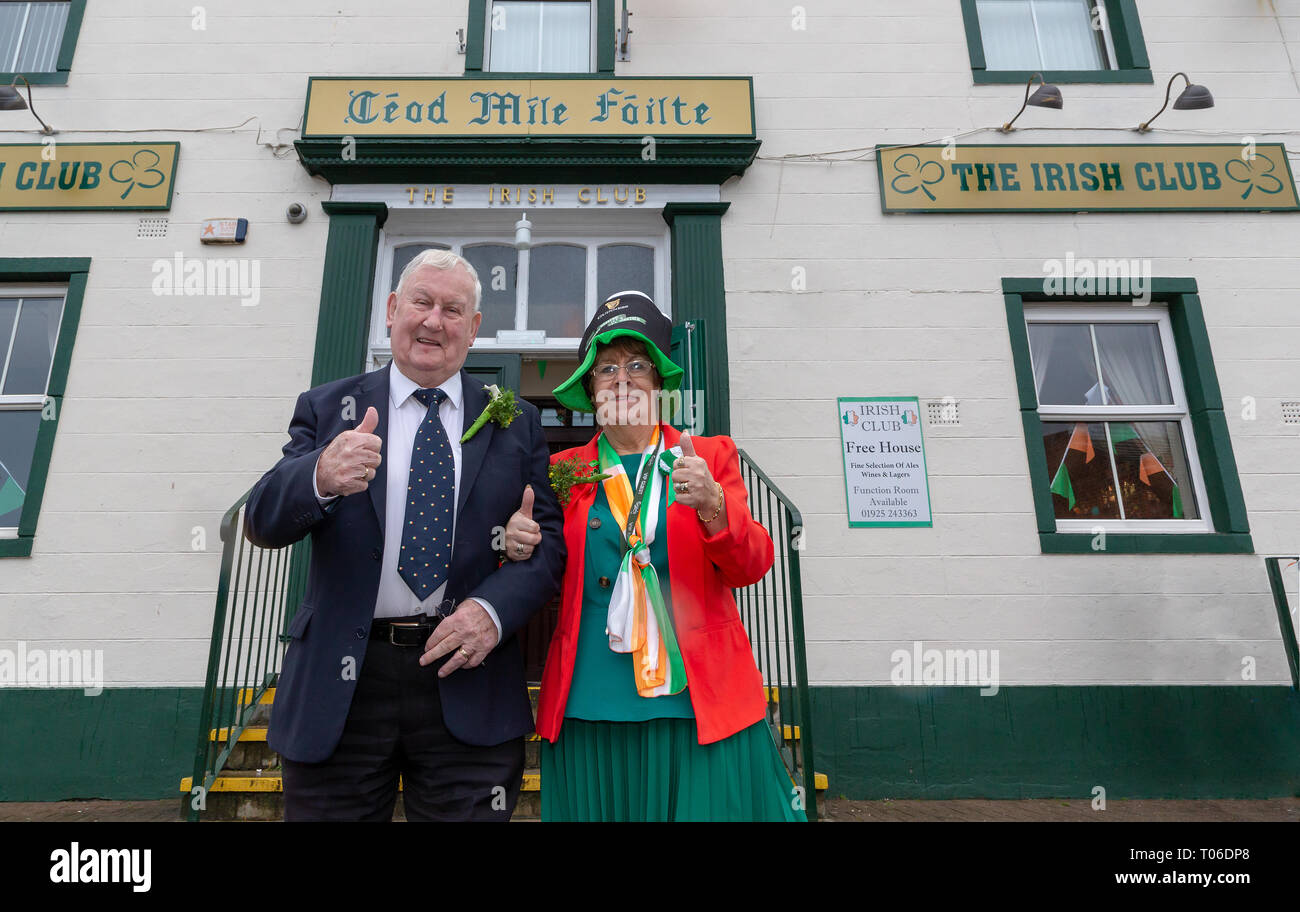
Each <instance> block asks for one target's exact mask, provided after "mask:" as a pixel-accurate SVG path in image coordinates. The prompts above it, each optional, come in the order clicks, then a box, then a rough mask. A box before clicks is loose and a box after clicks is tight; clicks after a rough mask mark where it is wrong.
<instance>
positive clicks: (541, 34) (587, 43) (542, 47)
mask: <svg viewBox="0 0 1300 912" xmlns="http://www.w3.org/2000/svg"><path fill="white" fill-rule="evenodd" d="M488 23H489V26H488V27H489V28H490V29H491V32H492V57H491V60H490V62H489V68H490V69H491V70H493V71H495V72H504V73H512V72H518V73H587V72H590V71H591V4H590V3H588V2H582V3H571V2H553V0H545V2H530V3H525V2H496V3H493V4H492V13H491V15H490V16H489V18H488ZM498 24H500V25H502V26H503V27H501V28H497V27H496V26H497V25H498Z"/></svg>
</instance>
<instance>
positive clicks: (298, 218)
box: [284, 203, 307, 225]
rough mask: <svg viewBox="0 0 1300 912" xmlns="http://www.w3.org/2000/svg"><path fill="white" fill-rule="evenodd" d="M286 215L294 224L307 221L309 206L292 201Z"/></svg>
mask: <svg viewBox="0 0 1300 912" xmlns="http://www.w3.org/2000/svg"><path fill="white" fill-rule="evenodd" d="M284 215H285V218H287V219H288V220H289V221H290V222H291V223H292V224H294V225H297V224H298V223H299V222H305V221H307V207H306V206H304V205H303V204H302V203H290V204H289V208H288V210H286V211H285V213H284Z"/></svg>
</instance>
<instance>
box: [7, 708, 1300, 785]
mask: <svg viewBox="0 0 1300 912" xmlns="http://www.w3.org/2000/svg"><path fill="white" fill-rule="evenodd" d="M201 696H202V689H201V688H198V687H193V688H188V687H186V688H120V689H112V690H105V691H104V692H103V693H102V694H100V695H99V696H96V697H87V696H85V695H83V694H82V692H81V691H79V690H52V689H49V690H41V689H13V690H10V689H3V690H0V719H3V720H4V721H3V725H0V801H58V800H62V799H70V798H116V799H151V798H176V797H178V795H179V793H178V791H177V788H178V786H179V784H180V780H181V778H182V777H184V776H188V775H190V773H191V772H192V767H193V764H194V737H195V733H196V732H195V726H196V725H197V724H198V718H199V703H200V699H201ZM812 703H813V721H814V725H815V731H816V734H817V748H816V749H817V757H816V766H817V770H818V771H819V772H823V773H826V774H827V776H828V777H829V779H830V789H829V792H828V794H829V795H831V796H832V797H839V796H840V795H844V796H845V797H847V798H1091V797H1092V789H1093V787H1094V786H1097V785H1100V786H1104V787H1105V789H1106V798H1107V800H1108V801H1117V800H1120V799H1122V798H1276V797H1290V796H1300V694H1297V693H1296V692H1295V691H1293V690H1291V689H1290V688H1289V687H1263V686H1260V687H1254V686H1236V687H1228V686H1225V687H1209V686H1205V687H1104V686H1098V687H1004V688H1002V689H1001V690H999V691H998V693H997V694H996V695H994V696H988V697H981V696H980V695H979V690H978V689H977V688H974V687H814V688H813V689H812Z"/></svg>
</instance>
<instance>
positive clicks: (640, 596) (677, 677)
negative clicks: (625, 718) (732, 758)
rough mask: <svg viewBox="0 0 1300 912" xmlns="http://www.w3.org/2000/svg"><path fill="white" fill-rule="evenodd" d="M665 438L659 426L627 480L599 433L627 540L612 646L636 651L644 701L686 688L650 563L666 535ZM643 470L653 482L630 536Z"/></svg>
mask: <svg viewBox="0 0 1300 912" xmlns="http://www.w3.org/2000/svg"><path fill="white" fill-rule="evenodd" d="M660 435H661V428H660V427H659V426H656V427H655V429H654V435H653V436H652V437H651V438H650V445H649V446H648V447H646V449H645V452H643V453H642V454H641V462H640V465H639V466H638V467H637V474H636V478H635V479H632V478H629V477H628V474H627V472H626V471H624V469H623V463H622V461H621V460H620V459H619V457H618V454H617V453H615V452H614V448H613V447H612V446H611V445H610V443H609V441H608V440H606V439H605V435H604V434H601V435H600V440H599V442H598V443H597V450H598V452H599V455H600V471H601V472H603V473H605V474H607V475H609V476H610V477H609V478H606V479H605V480H604V481H602V482H601V485H603V486H604V489H605V498H606V499H607V500H608V501H609V509H610V512H611V513H613V514H614V521H615V522H616V523H618V528H619V530H620V534H623V535H624V537H625V540H624V542H623V562H622V564H621V565H620V566H619V570H618V578H617V579H616V580H615V581H614V589H613V591H612V592H611V594H610V597H609V613H608V615H607V617H606V630H607V632H608V634H609V648H610V649H612V650H613V651H614V652H630V653H632V665H633V668H634V669H635V670H636V692H637V693H638V694H640V695H641V696H643V697H661V696H663V695H664V694H676V693H681V692H682V690H683V689H685V687H686V666H685V665H683V664H682V652H681V650H680V649H679V648H678V647H677V637H676V636H675V635H674V633H673V624H672V619H671V618H669V617H668V609H667V608H666V607H665V606H664V596H663V591H662V589H660V587H659V576H658V574H657V573H655V568H654V565H653V564H651V563H650V545H651V544H653V543H654V540H655V535H656V534H659V533H660V532H661V531H662V530H660V529H659V528H658V525H659V500H660V498H661V497H663V496H664V485H665V484H666V483H668V480H666V479H665V473H666V472H667V470H668V465H669V462H670V454H668V453H662V454H661V451H660V442H661V436H660ZM661 455H662V457H663V458H662V459H661V458H660V457H661ZM643 472H648V473H649V478H648V479H646V482H645V485H644V488H645V490H644V493H643V494H642V498H641V509H640V511H639V513H638V515H637V517H636V522H635V524H634V525H633V527H632V530H631V534H630V535H627V534H625V533H626V532H627V528H628V514H629V513H630V512H632V498H633V496H634V494H633V485H632V482H633V481H634V480H637V481H639V480H640V479H641V473H643ZM668 497H669V502H672V501H673V500H675V498H674V497H672V486H671V484H669V485H668Z"/></svg>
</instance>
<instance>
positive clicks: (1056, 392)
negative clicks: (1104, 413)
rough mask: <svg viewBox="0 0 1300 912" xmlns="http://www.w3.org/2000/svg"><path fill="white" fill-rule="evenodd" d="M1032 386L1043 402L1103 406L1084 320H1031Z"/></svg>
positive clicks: (1089, 336)
mask: <svg viewBox="0 0 1300 912" xmlns="http://www.w3.org/2000/svg"><path fill="white" fill-rule="evenodd" d="M1029 352H1030V356H1031V357H1032V359H1033V362H1034V388H1035V389H1036V390H1037V391H1038V401H1039V403H1041V404H1043V405H1102V404H1103V403H1102V400H1101V393H1100V390H1099V387H1098V385H1097V362H1096V359H1095V358H1094V357H1093V352H1092V335H1091V333H1089V332H1088V324H1086V323H1030V324H1029Z"/></svg>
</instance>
